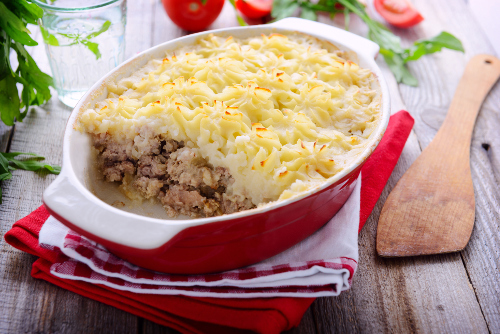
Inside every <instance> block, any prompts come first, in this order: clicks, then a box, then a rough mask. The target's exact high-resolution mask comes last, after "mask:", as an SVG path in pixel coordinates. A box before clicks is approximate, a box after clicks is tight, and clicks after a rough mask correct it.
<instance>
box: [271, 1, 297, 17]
mask: <svg viewBox="0 0 500 334" xmlns="http://www.w3.org/2000/svg"><path fill="white" fill-rule="evenodd" d="M299 6H300V5H299V3H298V2H296V1H295V0H274V1H273V9H272V10H271V16H272V17H274V18H275V20H276V21H278V20H281V19H284V18H285V17H289V16H291V15H292V14H293V13H294V12H295V11H296V10H297V9H298V8H299Z"/></svg>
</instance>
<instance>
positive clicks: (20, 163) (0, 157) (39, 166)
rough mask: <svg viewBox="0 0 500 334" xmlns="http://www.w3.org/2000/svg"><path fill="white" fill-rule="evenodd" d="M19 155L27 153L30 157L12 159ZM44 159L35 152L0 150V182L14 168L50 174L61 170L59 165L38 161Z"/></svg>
mask: <svg viewBox="0 0 500 334" xmlns="http://www.w3.org/2000/svg"><path fill="white" fill-rule="evenodd" d="M20 155H28V156H30V158H28V159H26V160H17V159H14V158H15V157H17V156H20ZM44 159H45V158H44V157H42V156H41V155H38V154H35V153H24V152H10V153H2V152H0V182H1V181H3V180H9V179H10V178H12V173H11V171H13V170H16V169H23V170H28V171H39V170H46V171H48V172H49V173H51V174H59V173H60V172H61V167H60V166H52V165H49V164H46V163H43V162H41V161H39V160H44ZM1 203H2V189H1V188H0V204H1Z"/></svg>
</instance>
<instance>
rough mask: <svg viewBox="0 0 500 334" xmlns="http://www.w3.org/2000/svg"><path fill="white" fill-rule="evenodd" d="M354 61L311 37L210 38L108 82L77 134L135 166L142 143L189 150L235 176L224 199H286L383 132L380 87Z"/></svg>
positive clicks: (338, 167) (344, 163)
mask: <svg viewBox="0 0 500 334" xmlns="http://www.w3.org/2000/svg"><path fill="white" fill-rule="evenodd" d="M354 57H355V55H353V56H352V57H351V56H350V53H348V52H344V51H341V50H338V48H336V47H335V46H333V45H331V44H329V43H324V42H321V41H319V40H317V39H315V38H312V37H310V36H307V35H304V34H290V35H286V36H284V35H280V34H271V35H267V36H266V35H262V36H258V37H252V38H246V39H237V38H233V37H229V38H227V37H221V36H217V35H208V36H206V37H204V38H202V39H200V40H198V41H197V42H196V43H195V44H193V45H188V46H185V47H183V48H180V49H178V50H175V52H171V53H169V54H168V55H166V57H165V58H164V59H154V60H151V61H150V62H149V63H148V64H147V65H146V66H144V67H143V68H142V69H140V70H139V71H137V72H136V73H134V74H133V75H132V76H130V77H127V78H124V79H121V80H119V81H118V82H116V83H112V84H108V86H107V88H108V91H109V95H108V98H107V99H105V100H104V101H102V102H99V103H97V104H96V105H95V107H94V108H92V109H88V110H86V111H84V112H83V113H82V114H81V116H80V118H79V125H78V126H79V128H80V130H81V131H84V132H88V133H90V134H93V135H95V136H99V135H100V136H103V135H104V134H106V136H108V138H111V140H113V141H114V142H116V143H124V145H126V146H127V148H126V152H127V159H128V161H129V162H130V163H131V164H132V165H134V166H137V161H139V160H140V159H141V156H142V155H144V154H145V151H144V150H142V149H141V145H140V143H139V142H141V141H144V138H153V137H155V136H156V138H160V139H158V140H160V141H161V140H174V141H175V142H178V143H183V145H185V147H186V148H189V149H190V150H191V151H190V152H194V153H191V154H195V155H199V156H200V157H201V158H203V159H204V161H206V164H207V165H208V166H209V167H211V168H212V169H213V168H214V167H222V168H224V169H225V170H227V171H229V174H230V175H231V177H232V178H233V179H234V180H232V181H231V182H229V183H228V184H227V189H226V190H225V192H226V193H228V194H231V195H237V196H239V197H240V198H246V199H248V200H250V201H251V202H252V203H253V204H254V205H259V204H263V203H268V202H270V201H276V200H283V199H286V198H290V197H292V196H294V195H296V194H299V193H301V192H303V191H306V190H308V189H311V188H314V187H317V186H319V185H321V184H323V183H324V182H325V181H326V180H327V179H328V178H330V177H332V176H334V175H335V174H337V173H339V172H340V171H342V170H343V169H344V168H345V167H346V166H348V165H349V164H350V163H351V162H352V161H353V160H354V159H355V158H356V157H357V156H358V155H359V154H360V153H361V152H362V151H363V150H364V149H365V148H366V144H367V142H368V140H369V139H370V138H371V136H372V133H373V132H374V130H375V129H376V128H377V126H378V123H379V120H380V117H381V93H380V88H379V86H378V82H377V80H376V77H375V76H374V74H372V73H371V71H370V70H368V69H364V68H360V67H359V66H358V65H357V64H356V63H355V62H354V61H353V60H355V58H354ZM145 132H148V133H149V134H148V135H144V133H145ZM141 133H142V134H143V135H142V137H140V136H139V134H141ZM148 136H149V137H148ZM138 138H139V139H138ZM160 150H161V149H160ZM186 154H187V153H186ZM137 168H139V167H137ZM121 173H125V174H126V173H127V171H126V170H125V171H122V172H121ZM132 174H133V173H132ZM119 179H120V178H119ZM162 184H163V185H162V186H161V187H163V188H161V187H160V185H158V186H159V187H160V189H163V190H160V191H163V192H166V191H168V188H169V186H170V185H171V184H172V183H170V185H169V184H168V183H167V182H163V183H162Z"/></svg>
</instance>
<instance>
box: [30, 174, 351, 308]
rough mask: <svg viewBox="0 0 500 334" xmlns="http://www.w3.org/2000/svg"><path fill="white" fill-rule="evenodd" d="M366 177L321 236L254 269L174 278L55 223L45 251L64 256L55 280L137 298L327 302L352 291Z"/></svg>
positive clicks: (44, 235)
mask: <svg viewBox="0 0 500 334" xmlns="http://www.w3.org/2000/svg"><path fill="white" fill-rule="evenodd" d="M360 189H361V176H360V177H359V179H358V182H357V185H356V187H355V189H354V191H353V193H352V195H351V197H350V198H349V199H348V201H347V202H346V204H345V205H344V206H343V207H342V209H341V210H340V211H339V212H338V213H337V214H336V215H335V217H333V218H332V219H331V220H330V222H328V223H327V224H326V225H325V226H324V227H322V228H321V229H320V230H319V231H317V232H316V233H314V234H313V235H311V236H310V237H309V238H307V239H305V240H304V241H302V242H301V243H299V244H297V245H295V246H293V247H292V248H290V249H288V250H286V251H284V252H282V253H281V254H278V255H276V256H274V257H272V258H270V259H267V260H265V261H262V262H260V263H257V264H255V265H253V266H250V267H246V268H242V269H237V270H232V271H227V272H223V273H218V274H205V275H169V274H163V273H159V272H155V271H151V270H147V269H144V268H141V267H138V266H135V265H133V264H131V263H129V262H126V261H124V260H122V259H120V258H118V257H116V256H115V255H113V254H111V253H110V252H109V251H107V250H106V249H105V248H104V247H103V246H101V245H99V244H97V243H95V242H93V241H91V240H89V239H87V238H85V237H83V236H81V235H79V234H77V233H76V232H73V231H71V230H69V229H68V228H67V227H66V226H64V225H63V224H61V223H60V222H58V221H57V220H56V219H55V218H54V217H50V218H49V219H47V221H46V222H45V224H44V225H43V227H42V229H41V230H40V238H39V242H40V245H41V246H42V247H44V248H48V249H50V250H54V251H60V252H61V256H59V257H58V260H57V261H56V262H55V263H54V264H53V265H52V266H51V268H50V271H51V273H52V274H53V275H54V276H57V277H60V278H65V279H71V280H79V281H85V282H90V283H95V284H103V285H107V286H110V287H112V288H115V289H118V290H126V291H131V292H135V293H147V294H164V295H186V296H193V297H219V298H254V297H321V296H337V295H339V294H340V292H341V291H344V290H347V289H349V287H350V285H351V280H352V277H353V275H354V272H355V271H356V267H357V260H358V227H359V210H360Z"/></svg>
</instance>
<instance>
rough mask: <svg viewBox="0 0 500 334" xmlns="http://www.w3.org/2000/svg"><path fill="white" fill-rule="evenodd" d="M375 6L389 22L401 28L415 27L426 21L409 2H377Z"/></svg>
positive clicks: (385, 0)
mask: <svg viewBox="0 0 500 334" xmlns="http://www.w3.org/2000/svg"><path fill="white" fill-rule="evenodd" d="M373 4H374V5H375V9H376V10H377V12H378V13H379V14H380V15H382V17H383V18H384V19H385V20H386V21H387V22H389V23H390V24H392V25H393V26H396V27H399V28H409V27H413V26H414V25H415V24H417V23H420V22H422V20H423V19H424V18H423V17H422V15H420V13H419V12H418V11H417V10H416V9H415V7H413V6H412V5H411V3H409V2H408V1H407V0H375V1H374V2H373Z"/></svg>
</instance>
